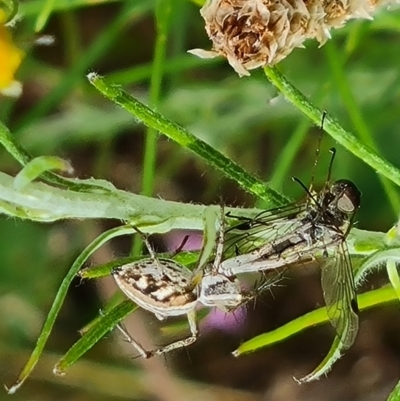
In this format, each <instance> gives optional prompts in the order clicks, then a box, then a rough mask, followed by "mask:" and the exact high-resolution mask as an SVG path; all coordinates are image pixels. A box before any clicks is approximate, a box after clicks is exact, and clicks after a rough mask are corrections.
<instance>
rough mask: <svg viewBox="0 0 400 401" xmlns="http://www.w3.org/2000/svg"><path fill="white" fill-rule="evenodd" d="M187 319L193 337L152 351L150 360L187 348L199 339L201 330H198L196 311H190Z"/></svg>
mask: <svg viewBox="0 0 400 401" xmlns="http://www.w3.org/2000/svg"><path fill="white" fill-rule="evenodd" d="M187 318H188V322H189V328H190V332H191V335H190V336H189V337H186V338H183V339H182V340H178V341H175V342H173V343H171V344H168V345H165V346H164V347H160V348H158V349H155V350H153V351H150V354H151V355H149V356H148V358H149V357H151V356H154V355H161V354H165V353H167V352H170V351H172V350H174V349H178V348H183V347H187V346H189V345H191V344H193V343H194V342H195V341H196V340H197V338H198V336H199V330H198V328H197V322H196V311H195V310H194V309H193V310H191V311H189V312H188V314H187Z"/></svg>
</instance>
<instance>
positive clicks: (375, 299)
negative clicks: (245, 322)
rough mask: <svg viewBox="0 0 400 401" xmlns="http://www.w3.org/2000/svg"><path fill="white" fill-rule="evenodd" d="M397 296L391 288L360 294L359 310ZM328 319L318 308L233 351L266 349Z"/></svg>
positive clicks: (244, 351) (237, 354) (322, 310)
mask: <svg viewBox="0 0 400 401" xmlns="http://www.w3.org/2000/svg"><path fill="white" fill-rule="evenodd" d="M397 299H398V298H397V294H396V292H395V291H394V289H393V288H392V287H383V288H379V289H377V290H374V291H369V292H366V293H364V294H361V295H360V296H359V297H358V301H359V307H360V310H363V309H368V308H372V307H375V306H378V305H382V304H384V303H388V302H393V301H394V300H397ZM328 321H329V318H328V315H327V313H326V309H325V308H319V309H317V310H315V311H313V312H310V313H307V314H306V315H304V316H301V317H299V318H297V319H295V320H292V321H291V322H289V323H287V324H285V325H284V326H281V327H279V328H278V329H276V330H272V331H270V332H268V333H264V334H260V335H259V336H257V337H254V338H252V339H251V340H248V341H246V342H244V343H243V344H242V345H240V347H239V348H238V349H237V350H235V351H234V355H235V356H240V355H243V354H248V353H250V352H254V351H256V350H257V349H259V348H263V347H268V346H270V345H272V344H275V343H277V342H280V341H283V340H286V339H287V338H289V337H291V336H293V335H295V334H297V333H300V332H302V331H303V330H306V329H308V328H310V327H312V326H316V325H318V324H322V323H325V322H328Z"/></svg>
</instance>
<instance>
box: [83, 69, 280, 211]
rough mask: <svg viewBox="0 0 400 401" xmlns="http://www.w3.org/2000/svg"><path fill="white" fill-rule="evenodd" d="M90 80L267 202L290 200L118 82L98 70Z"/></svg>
mask: <svg viewBox="0 0 400 401" xmlns="http://www.w3.org/2000/svg"><path fill="white" fill-rule="evenodd" d="M88 79H89V81H90V82H91V83H92V84H93V85H94V86H95V87H96V89H98V90H99V91H100V92H101V93H102V94H103V95H104V96H105V97H107V98H108V99H110V100H111V101H112V102H114V103H116V104H118V105H119V106H121V107H123V108H124V109H125V110H127V111H128V112H129V113H131V114H132V115H133V116H135V117H136V118H138V119H139V120H140V121H142V122H143V123H144V124H145V125H146V126H148V127H152V128H154V129H155V130H157V131H159V132H161V133H163V134H164V135H166V136H167V137H168V138H170V139H172V140H174V141H175V142H177V143H178V144H179V145H181V146H182V147H184V148H187V149H190V150H192V151H193V152H194V153H196V154H197V155H198V156H200V157H202V158H203V159H205V160H206V161H207V163H208V164H210V165H211V166H212V167H215V168H217V169H219V170H221V171H222V172H223V173H224V174H225V175H226V176H227V177H228V178H230V179H232V180H234V181H236V182H237V183H238V184H239V185H240V186H241V187H242V188H243V189H244V190H246V191H248V192H250V193H252V194H254V195H256V196H257V197H259V198H261V199H264V200H265V201H267V202H268V205H270V206H279V205H282V204H284V203H287V202H288V199H287V198H286V197H284V196H283V195H281V194H279V193H278V192H276V191H274V190H273V189H271V188H269V187H268V186H267V184H265V183H263V182H262V181H260V180H258V179H256V178H254V177H253V176H251V175H249V174H248V173H247V172H246V171H245V170H243V169H242V168H241V167H240V166H238V165H237V164H235V163H234V162H233V161H231V160H230V159H228V158H227V157H225V156H223V155H222V154H221V153H219V152H218V151H216V150H215V149H213V148H212V147H211V146H210V145H208V144H207V143H205V142H204V141H202V140H200V139H198V138H196V137H195V136H194V135H192V134H190V133H189V132H188V131H186V130H185V129H184V128H182V127H181V126H179V125H178V124H176V123H174V122H172V121H169V120H167V119H165V118H164V117H163V116H162V115H161V114H159V113H157V112H156V111H154V110H151V109H150V108H149V107H147V106H145V105H144V104H143V103H141V102H139V101H138V100H137V99H135V98H133V97H132V96H130V95H128V94H127V93H126V92H124V91H123V90H122V89H121V88H119V87H118V86H117V85H114V84H111V83H107V82H106V81H105V80H104V79H103V78H101V77H99V76H98V75H97V74H94V73H91V74H89V75H88Z"/></svg>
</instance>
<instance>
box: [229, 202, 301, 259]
mask: <svg viewBox="0 0 400 401" xmlns="http://www.w3.org/2000/svg"><path fill="white" fill-rule="evenodd" d="M305 209H306V203H302V204H295V203H291V204H289V205H287V206H283V207H280V208H275V209H272V210H268V211H264V212H261V213H259V214H258V215H256V216H255V217H253V218H251V219H250V218H244V217H236V218H237V219H238V220H239V221H240V222H239V223H238V224H235V225H234V226H232V227H230V228H229V229H228V230H227V231H226V234H227V235H228V236H229V238H228V239H227V240H226V241H225V246H226V247H225V252H227V253H228V254H229V253H230V254H233V253H236V254H237V253H238V252H239V253H248V252H251V251H252V250H254V249H256V248H258V247H259V246H260V245H262V244H265V243H266V242H270V241H273V240H275V239H276V238H278V237H280V236H283V235H286V234H288V233H290V232H294V231H296V230H297V229H298V227H299V226H300V225H301V222H300V219H301V217H302V215H303V213H304V211H305Z"/></svg>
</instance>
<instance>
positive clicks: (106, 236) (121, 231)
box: [6, 226, 135, 394]
mask: <svg viewBox="0 0 400 401" xmlns="http://www.w3.org/2000/svg"><path fill="white" fill-rule="evenodd" d="M134 232H135V230H134V229H133V228H132V227H130V226H122V227H117V228H113V229H111V230H108V231H106V232H104V233H102V234H100V235H99V236H98V237H97V238H96V239H95V240H93V241H92V243H91V244H89V245H88V246H87V247H86V248H85V249H84V250H83V252H82V253H81V254H80V255H79V256H78V257H77V258H76V260H75V262H74V263H73V265H72V267H71V269H70V270H69V271H68V273H67V275H66V276H65V278H64V279H63V281H62V283H61V285H60V288H59V290H58V292H57V295H56V297H55V299H54V301H53V305H52V306H51V309H50V312H49V313H48V315H47V318H46V321H45V323H44V325H43V328H42V331H41V333H40V335H39V338H38V340H37V342H36V346H35V348H34V350H33V352H32V354H31V356H30V358H29V360H28V362H27V363H26V365H25V366H24V368H23V369H22V371H21V373H20V375H19V377H18V379H17V381H16V382H15V383H14V384H13V385H12V386H11V387H6V390H7V392H8V393H9V394H14V393H15V392H16V391H17V390H18V389H19V388H20V387H21V385H22V384H23V383H24V381H25V380H26V379H27V378H28V376H29V375H30V373H31V372H32V370H33V369H34V367H35V365H36V363H37V362H38V359H39V357H40V355H41V354H42V352H43V349H44V346H45V345H46V342H47V339H48V338H49V336H50V333H51V330H52V328H53V325H54V322H55V320H56V318H57V316H58V313H59V311H60V309H61V306H62V304H63V302H64V299H65V297H66V295H67V292H68V289H69V286H70V284H71V282H72V280H73V279H74V278H75V276H76V275H77V273H78V271H79V270H80V268H81V267H82V266H83V264H84V263H85V262H86V261H87V259H88V258H89V257H90V256H91V255H92V254H93V253H94V252H95V251H96V250H97V249H98V248H100V247H101V246H102V245H103V244H104V243H106V242H107V241H109V240H110V239H112V238H115V237H118V236H121V235H128V234H133V233H134Z"/></svg>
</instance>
